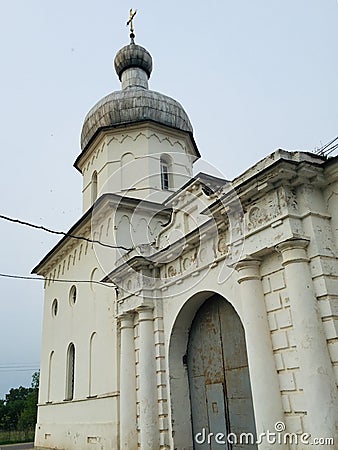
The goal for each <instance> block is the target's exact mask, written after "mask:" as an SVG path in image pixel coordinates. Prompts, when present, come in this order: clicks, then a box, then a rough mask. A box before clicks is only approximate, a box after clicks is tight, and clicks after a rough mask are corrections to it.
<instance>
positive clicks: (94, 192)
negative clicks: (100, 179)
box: [92, 170, 97, 203]
mask: <svg viewBox="0 0 338 450" xmlns="http://www.w3.org/2000/svg"><path fill="white" fill-rule="evenodd" d="M96 199H97V172H96V170H94V172H93V175H92V203H94V202H95V200H96Z"/></svg>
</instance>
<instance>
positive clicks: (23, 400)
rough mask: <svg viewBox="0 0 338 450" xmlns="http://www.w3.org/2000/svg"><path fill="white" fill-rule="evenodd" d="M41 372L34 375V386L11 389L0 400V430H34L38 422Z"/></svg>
mask: <svg viewBox="0 0 338 450" xmlns="http://www.w3.org/2000/svg"><path fill="white" fill-rule="evenodd" d="M38 392H39V373H38V372H35V373H34V374H33V377H32V387H30V388H26V387H23V386H20V387H18V388H12V389H10V391H9V393H8V394H6V396H5V400H0V431H3V432H6V431H13V430H20V431H23V430H32V429H33V428H34V426H35V423H36V416H37V402H38Z"/></svg>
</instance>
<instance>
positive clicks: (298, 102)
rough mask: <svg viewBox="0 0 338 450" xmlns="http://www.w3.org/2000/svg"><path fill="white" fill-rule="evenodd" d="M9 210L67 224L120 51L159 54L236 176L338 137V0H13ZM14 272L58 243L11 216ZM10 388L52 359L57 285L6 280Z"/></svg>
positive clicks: (2, 297) (5, 227)
mask: <svg viewBox="0 0 338 450" xmlns="http://www.w3.org/2000/svg"><path fill="white" fill-rule="evenodd" d="M2 3H3V4H2V5H1V17H0V21H1V26H0V54H1V66H2V67H1V73H0V79H1V84H0V86H1V102H0V115H1V119H0V120H1V122H0V123H1V133H0V149H1V168H2V174H1V178H0V188H1V206H0V214H3V215H8V216H11V217H16V218H21V219H23V220H27V221H31V222H34V223H36V224H42V225H45V226H48V227H50V228H53V229H58V230H67V229H69V228H70V226H71V225H72V224H73V223H74V222H75V221H76V220H77V219H78V218H79V217H80V215H81V176H80V174H79V173H78V172H77V171H76V170H75V169H74V168H73V162H74V160H75V158H76V157H77V155H78V154H79V152H80V148H79V136H80V131H81V126H82V123H83V119H84V117H85V115H86V113H87V112H88V110H89V109H90V108H91V107H92V106H93V105H94V104H95V103H96V102H97V101H98V100H99V99H100V98H102V97H103V96H105V95H106V94H107V93H109V92H111V91H114V90H117V89H119V87H120V84H119V81H118V79H117V77H116V75H115V72H114V69H113V58H114V55H115V53H116V52H117V51H118V50H119V48H121V47H122V46H123V45H125V44H127V43H128V30H127V28H126V26H125V24H126V20H127V18H128V13H129V8H130V7H134V8H137V9H138V10H139V12H138V14H137V18H136V20H135V29H136V42H137V43H139V44H141V45H143V46H145V47H146V48H147V49H148V50H149V51H150V53H151V54H152V56H153V60H154V71H153V75H152V77H151V80H150V87H151V88H152V89H153V90H157V91H160V92H163V93H165V94H167V95H170V96H172V97H174V98H175V99H177V100H179V101H180V103H182V105H183V106H184V107H185V109H186V111H187V112H188V114H189V116H190V119H191V122H192V124H193V126H194V130H195V139H196V141H197V145H198V147H199V150H200V152H201V154H202V156H203V158H204V159H205V160H207V161H209V163H210V164H211V165H212V166H216V167H217V168H218V169H219V170H220V171H221V172H222V174H223V176H224V177H225V178H228V179H232V178H234V177H235V176H237V175H239V174H240V173H242V172H243V171H244V170H245V169H247V168H248V167H250V166H251V165H252V164H254V163H255V162H257V161H258V160H260V159H261V158H263V157H264V156H266V155H268V154H269V153H271V152H273V151H274V150H275V149H276V148H284V149H286V150H295V149H296V150H308V151H314V150H315V149H316V148H318V147H320V146H321V145H322V144H324V143H326V142H327V141H329V140H330V139H332V138H334V137H335V136H337V135H338V127H337V124H338V108H337V105H338V98H337V97H338V95H337V93H338V90H337V84H338V73H337V72H338V58H337V54H338V52H337V43H338V39H337V38H338V26H337V19H338V2H337V0H256V1H253V0H218V1H215V0H209V1H201V0H196V1H194V2H193V1H182V0H180V1H178V0H171V1H170V2H160V1H159V2H154V1H150V0H144V1H140V0H133V4H129V3H126V2H114V1H112V0H109V1H108V0H98V1H96V2H93V1H89V0H81V1H80V0H72V1H69V0H58V1H54V2H51V1H42V0H11V1H10V2H2ZM0 232H1V234H0V245H1V261H0V272H1V273H7V274H16V275H17V274H19V275H29V274H30V271H31V269H32V268H33V267H34V266H35V265H36V264H37V263H38V262H39V260H40V259H41V258H42V257H43V256H44V254H45V253H46V252H47V251H48V250H49V249H50V248H51V247H52V246H53V245H54V244H55V243H56V241H57V238H55V237H54V236H50V235H47V234H46V233H44V232H42V231H35V230H31V229H28V228H25V227H22V226H19V225H14V224H9V223H6V222H4V221H2V220H0ZM0 302H1V303H0V317H1V324H0V397H3V396H4V394H5V393H6V392H7V391H8V390H9V388H11V387H17V386H19V385H20V384H22V385H26V386H27V385H29V384H30V380H31V375H32V373H33V371H34V369H35V368H36V369H37V368H38V366H39V358H40V340H41V323H42V307H43V289H42V283H41V282H39V281H18V280H9V279H3V278H0Z"/></svg>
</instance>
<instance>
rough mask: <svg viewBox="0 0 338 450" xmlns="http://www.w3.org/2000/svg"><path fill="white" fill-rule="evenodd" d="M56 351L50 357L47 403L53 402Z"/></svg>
mask: <svg viewBox="0 0 338 450" xmlns="http://www.w3.org/2000/svg"><path fill="white" fill-rule="evenodd" d="M53 360H54V350H53V351H52V352H51V353H50V355H49V366H48V387H47V403H49V402H50V401H51V391H52V376H53Z"/></svg>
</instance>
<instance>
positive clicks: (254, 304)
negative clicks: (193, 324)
mask: <svg viewBox="0 0 338 450" xmlns="http://www.w3.org/2000/svg"><path fill="white" fill-rule="evenodd" d="M259 267H260V260H256V259H251V258H246V259H244V260H242V261H240V262H238V263H237V264H236V270H237V272H238V274H239V278H238V282H239V284H240V292H241V298H242V305H243V318H244V319H243V320H244V329H245V337H246V347H247V354H248V363H249V372H250V382H251V389H252V397H253V404H254V411H255V421H256V431H257V436H259V435H260V434H262V433H266V432H267V431H270V432H274V431H275V425H276V423H277V422H284V413H283V408H282V401H281V394H280V388H279V382H278V376H277V371H276V366H275V361H274V357H273V351H272V344H271V337H270V329H269V324H268V319H267V313H266V307H265V300H264V294H263V289H262V283H261V275H260V269H259ZM258 447H259V449H260V450H273V449H276V448H278V449H287V448H288V446H287V445H284V444H280V445H278V444H274V445H272V444H269V443H268V442H267V441H266V439H264V438H263V442H262V443H261V444H259V445H258Z"/></svg>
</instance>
